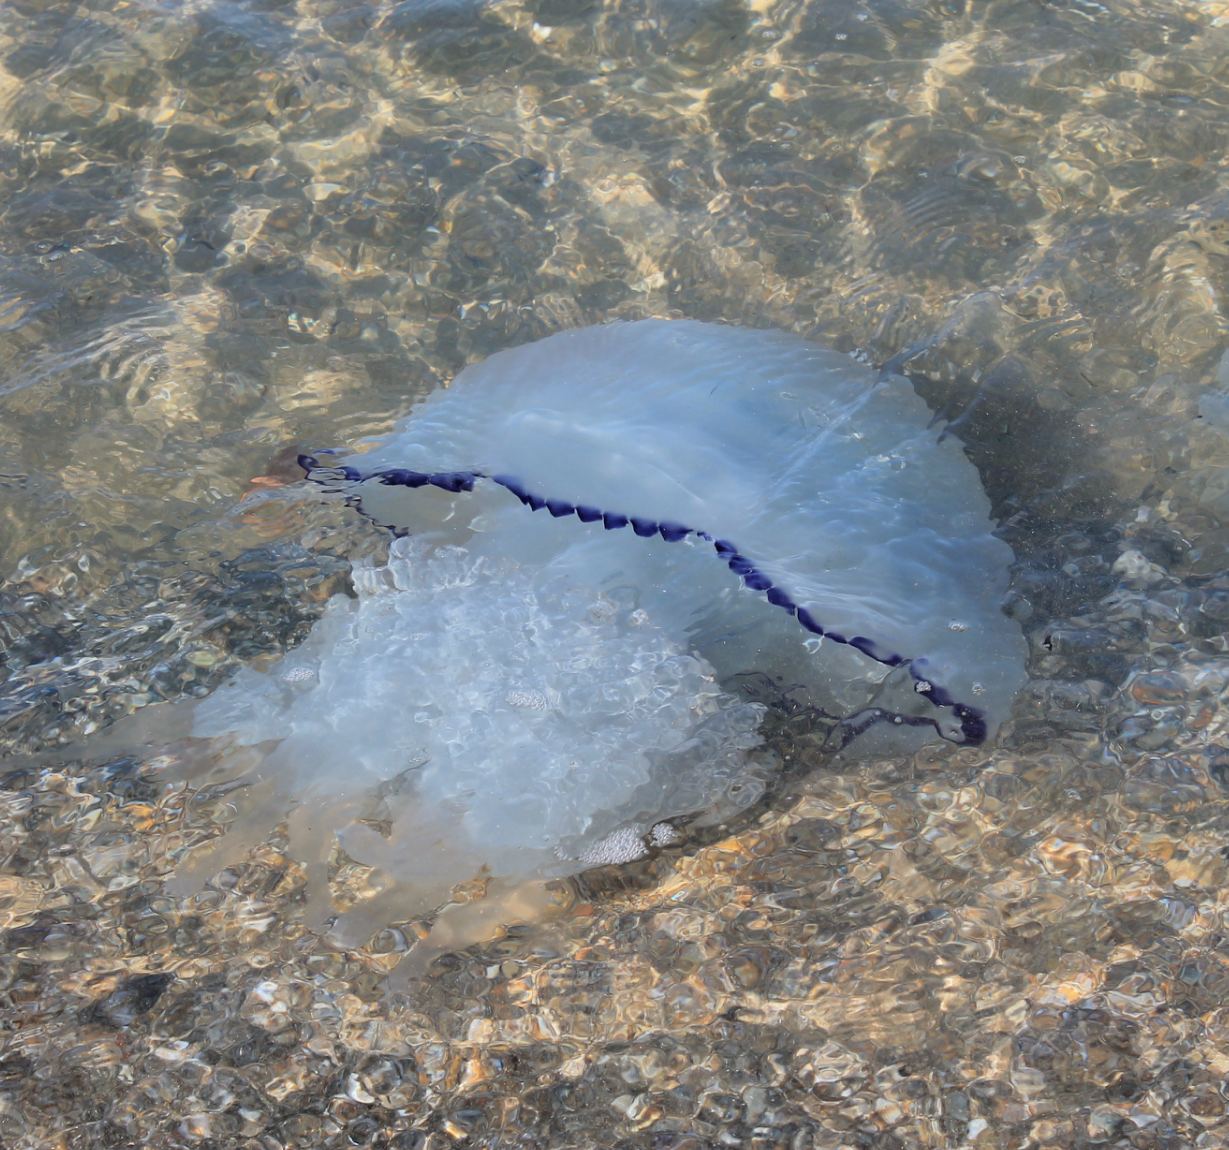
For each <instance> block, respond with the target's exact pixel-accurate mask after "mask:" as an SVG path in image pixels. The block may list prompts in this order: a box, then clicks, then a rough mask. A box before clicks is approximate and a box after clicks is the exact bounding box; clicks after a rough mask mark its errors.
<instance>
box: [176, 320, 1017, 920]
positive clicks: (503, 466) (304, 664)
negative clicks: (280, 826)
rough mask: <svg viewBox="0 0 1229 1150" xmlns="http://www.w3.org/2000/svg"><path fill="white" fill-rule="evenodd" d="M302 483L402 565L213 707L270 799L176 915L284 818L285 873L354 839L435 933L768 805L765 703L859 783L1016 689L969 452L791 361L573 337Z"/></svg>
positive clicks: (691, 326) (845, 368)
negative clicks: (376, 536) (462, 914)
mask: <svg viewBox="0 0 1229 1150" xmlns="http://www.w3.org/2000/svg"><path fill="white" fill-rule="evenodd" d="M303 462H304V465H305V466H306V467H307V468H308V470H309V471H310V473H311V475H312V477H313V478H314V479H317V480H319V481H322V482H324V483H326V484H327V485H329V486H332V487H335V488H339V489H343V490H345V492H346V493H347V495H348V496H349V497H350V498H351V499H352V500H353V501H355V502H357V503H359V504H360V506H361V507H362V510H363V511H364V513H365V514H367V515H368V516H369V517H370V518H372V519H373V520H375V521H376V522H379V523H383V524H387V525H389V526H392V527H394V528H395V529H396V530H397V533H398V535H399V536H400V537H399V538H397V539H396V540H395V541H394V542H393V545H392V549H391V554H390V558H389V561H388V563H387V565H381V566H375V565H365V566H360V567H358V568H357V569H356V571H355V578H354V583H355V593H356V594H355V596H354V597H343V596H339V597H337V598H336V599H334V600H333V601H332V602H330V603H329V604H328V606H327V608H326V610H325V612H324V616H323V618H322V619H321V620H320V621H319V623H318V624H317V625H316V627H315V629H314V630H313V632H312V634H311V635H310V636H309V637H308V639H307V640H306V641H305V642H304V643H303V644H302V645H301V646H300V647H298V648H297V649H295V650H293V651H290V652H288V653H287V654H286V655H285V656H284V657H283V658H282V659H281V661H280V662H279V663H277V664H276V665H274V666H272V667H270V668H267V669H265V670H261V671H257V670H254V669H246V670H244V671H242V672H241V673H240V674H239V675H238V676H236V677H235V678H234V679H233V680H232V681H230V682H228V683H227V684H224V685H223V686H222V687H221V688H219V689H218V690H217V691H216V692H215V693H214V694H213V695H212V696H211V697H210V698H208V699H206V700H204V701H202V702H201V703H200V704H198V705H197V707H196V710H195V713H194V719H193V734H194V735H195V736H196V737H199V738H207V739H209V740H211V743H212V744H213V745H221V746H230V747H232V748H235V750H236V753H237V755H238V757H239V758H242V759H243V760H244V761H245V762H247V763H249V764H251V763H255V764H256V765H255V767H254V768H253V772H252V773H253V777H254V778H255V779H256V780H257V782H258V785H256V786H255V787H254V788H253V792H254V794H255V793H259V794H263V796H264V797H263V799H261V800H259V801H256V800H254V801H253V802H252V804H251V809H250V810H245V806H244V799H243V797H242V796H240V797H239V798H238V799H237V800H236V806H237V807H238V811H239V813H238V818H237V820H236V823H235V825H234V827H233V828H232V831H229V832H227V834H226V835H223V836H222V839H221V840H219V842H218V844H217V846H216V847H215V848H213V850H212V851H210V852H207V853H204V854H202V853H201V852H197V854H198V856H199V858H198V859H193V858H191V857H190V858H189V860H188V861H187V862H186V863H185V871H184V874H185V875H188V876H195V877H189V878H187V879H183V880H182V881H183V883H184V887H185V889H187V888H188V887H190V886H191V885H192V882H193V881H199V878H200V875H201V871H202V868H206V869H207V868H208V867H209V866H216V865H218V864H219V863H221V862H223V861H229V858H230V857H233V855H232V852H231V850H229V849H228V848H227V847H226V845H225V840H226V839H227V837H228V836H229V835H232V834H233V835H234V839H233V841H234V843H235V844H236V848H235V849H237V848H238V846H239V845H241V844H244V843H246V842H250V841H251V839H252V838H253V837H254V835H255V833H256V831H257V830H258V829H259V827H260V826H261V825H263V826H264V828H265V829H266V830H267V829H268V828H269V823H270V821H276V820H278V819H282V818H287V816H288V823H289V828H290V849H291V851H292V853H298V854H300V856H302V855H308V856H310V858H308V859H307V860H306V861H309V863H310V862H314V865H316V866H317V867H322V866H323V860H324V859H325V858H326V857H327V854H328V851H329V850H331V848H332V845H333V842H334V839H335V838H336V839H339V840H340V844H341V846H342V848H343V850H344V851H345V852H346V853H347V854H349V855H350V856H351V857H353V858H355V859H358V860H360V861H363V862H370V863H372V864H373V865H375V866H376V867H377V868H378V869H379V870H381V871H382V872H384V873H385V875H387V876H389V883H390V889H392V890H395V889H396V886H397V883H398V882H404V883H405V884H407V886H408V887H412V888H414V889H415V890H417V891H419V892H421V895H415V896H414V897H413V898H412V899H411V901H418V902H421V901H422V900H423V899H424V898H427V899H429V898H436V899H437V900H438V899H442V898H443V897H445V896H446V893H447V890H448V888H449V886H450V885H451V884H452V883H455V882H457V881H459V880H461V879H465V878H468V877H471V876H472V875H473V874H474V873H476V872H478V871H479V870H481V869H482V868H488V869H489V870H490V871H491V872H493V873H496V874H502V875H529V874H550V873H562V872H566V871H569V870H571V871H575V870H578V869H582V868H583V867H585V866H587V865H590V864H591V863H593V862H599V861H619V860H620V859H626V858H629V857H634V856H635V855H637V854H640V853H643V851H644V850H645V849H646V847H645V845H644V844H645V843H648V842H652V841H654V839H655V838H656V840H657V841H663V840H664V839H665V838H666V837H668V836H669V834H670V823H669V820H672V819H678V818H679V817H682V816H689V815H694V814H696V813H697V812H705V811H708V812H709V813H710V816H712V813H713V812H719V813H722V812H724V813H728V812H729V811H731V810H735V809H737V808H738V807H739V806H740V805H745V803H746V802H747V801H748V799H749V797H752V796H754V795H755V794H757V793H760V792H761V791H762V788H763V785H764V782H765V780H766V779H767V778H768V777H769V775H770V773H771V771H772V759H771V756H770V755H769V754H768V753H767V752H766V751H765V750H764V748H763V747H762V746H761V745H760V744H761V739H760V736H759V733H758V730H759V727H760V724H761V722H762V719H763V716H764V714H765V711H764V707H763V705H762V704H761V703H759V702H752V701H750V700H749V699H748V698H747V697H746V694H745V692H744V691H743V686H744V685H745V684H746V683H747V682H749V681H751V680H752V679H754V681H755V682H757V683H758V684H761V685H762V684H763V683H765V682H767V683H771V684H772V685H773V689H774V690H778V691H779V692H780V694H781V696H782V697H784V696H786V695H789V696H790V698H791V699H793V700H795V701H802V702H805V703H807V704H809V705H811V706H813V707H814V708H816V711H817V713H823V714H825V715H827V716H830V717H831V719H832V721H833V722H834V724H835V729H834V732H833V740H834V742H833V745H835V746H845V747H847V748H848V751H849V752H850V753H852V752H862V751H865V752H871V751H874V752H882V751H890V750H896V749H906V748H908V747H910V746H914V745H916V744H917V743H918V742H920V741H921V740H922V739H924V738H940V737H942V738H946V739H948V740H950V741H953V742H956V743H979V742H981V741H983V740H984V739H985V738H986V737H987V736H988V735H991V734H993V732H994V731H995V729H996V728H997V727H998V726H999V724H1000V723H1001V722H1002V721H1003V719H1004V718H1005V717H1006V715H1007V713H1008V710H1009V707H1010V704H1011V700H1012V697H1013V695H1014V694H1015V692H1016V690H1017V689H1018V687H1019V685H1020V684H1021V682H1022V681H1023V677H1024V645H1023V641H1022V638H1021V636H1020V633H1019V629H1018V627H1017V626H1016V624H1015V623H1013V622H1012V621H1011V620H1010V619H1008V618H1007V617H1006V616H1005V615H1004V614H1003V612H1002V610H1001V608H1000V603H1001V600H1002V596H1003V594H1004V592H1005V590H1006V587H1007V577H1008V567H1009V564H1010V562H1011V559H1012V556H1011V551H1010V549H1009V548H1008V547H1007V545H1006V544H1005V543H1003V542H1002V541H1000V540H998V539H997V538H995V536H994V535H993V534H992V524H991V521H990V513H989V504H988V501H987V499H986V496H985V494H984V492H983V490H982V488H981V484H980V482H979V479H978V476H977V473H976V471H975V470H974V468H973V467H972V465H971V464H970V463H969V461H968V459H967V458H966V457H965V455H964V453H963V451H962V449H961V447H960V444H959V443H958V442H957V441H956V439H955V438H953V437H951V436H946V437H945V436H944V435H943V433H942V428H940V427H936V426H934V425H933V421H932V417H931V413H930V411H929V410H928V409H927V407H926V406H925V404H924V403H923V402H922V400H921V399H919V398H918V396H917V395H916V393H915V392H914V391H913V389H912V387H911V386H910V385H909V383H908V382H907V381H905V380H904V379H901V378H899V377H896V376H890V375H880V374H878V373H876V372H874V371H872V370H870V369H868V368H865V367H863V366H861V365H859V364H858V363H856V362H855V361H853V360H852V359H850V358H848V357H846V356H844V355H840V354H838V353H835V352H832V351H828V350H825V349H823V348H820V347H817V346H815V345H813V344H810V343H808V342H806V341H804V340H802V339H799V338H797V337H794V336H790V335H786V334H782V333H776V332H765V331H752V330H746V329H739V328H732V327H724V326H719V325H712V324H702V323H695V322H690V321H656V320H648V321H643V322H639V323H629V324H612V325H609V326H603V327H594V328H586V329H582V330H576V331H567V332H563V333H560V334H558V335H554V336H551V337H550V338H548V339H544V340H541V341H540V342H537V343H534V344H530V345H527V346H523V347H519V348H515V349H512V350H509V351H504V352H501V353H499V354H497V355H494V356H492V357H491V358H490V359H488V360H486V361H485V362H483V363H479V364H475V365H473V366H471V367H469V368H467V369H466V370H464V371H463V372H462V373H461V374H460V375H459V376H458V377H457V379H456V380H455V381H454V383H453V384H452V386H450V387H448V388H445V389H441V390H439V391H437V392H435V393H434V394H432V395H430V396H428V397H427V398H426V399H425V400H423V401H422V402H421V403H419V404H418V405H417V406H416V407H415V408H414V409H413V410H412V411H411V412H410V414H409V415H408V416H407V417H406V418H405V419H404V420H403V421H402V422H401V423H400V424H399V425H398V426H397V427H396V429H394V431H393V432H392V433H391V434H389V435H388V436H386V437H384V438H382V439H379V440H377V441H374V442H371V443H366V444H358V445H355V446H354V448H353V449H351V450H350V451H348V452H346V453H330V454H328V455H325V454H317V456H315V457H314V458H310V457H305V458H304V461H303ZM373 810H375V811H376V814H374V815H373V814H372V811H373ZM713 817H715V816H713ZM376 828H379V829H376ZM392 905H393V906H396V903H395V900H394V903H393V904H392ZM407 909H411V910H415V911H417V910H420V909H421V907H420V906H413V907H408V908H407ZM394 917H395V915H394ZM403 917H404V916H403Z"/></svg>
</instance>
